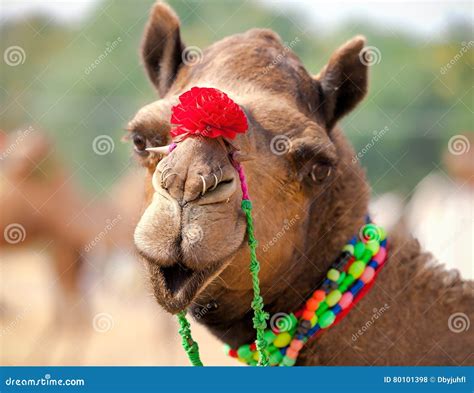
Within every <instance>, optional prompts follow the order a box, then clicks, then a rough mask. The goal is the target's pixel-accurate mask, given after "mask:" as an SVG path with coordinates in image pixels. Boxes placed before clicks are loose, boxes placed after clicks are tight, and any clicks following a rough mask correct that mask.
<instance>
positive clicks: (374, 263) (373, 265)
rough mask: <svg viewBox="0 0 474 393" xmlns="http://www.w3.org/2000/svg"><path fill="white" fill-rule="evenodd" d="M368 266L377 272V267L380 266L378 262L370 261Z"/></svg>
mask: <svg viewBox="0 0 474 393" xmlns="http://www.w3.org/2000/svg"><path fill="white" fill-rule="evenodd" d="M367 266H370V267H371V268H373V269H374V270H377V267H378V266H379V264H378V263H377V262H376V261H373V260H372V261H370V262H369V263H368V264H367Z"/></svg>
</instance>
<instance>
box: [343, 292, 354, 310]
mask: <svg viewBox="0 0 474 393" xmlns="http://www.w3.org/2000/svg"><path fill="white" fill-rule="evenodd" d="M353 299H354V296H353V295H352V293H350V292H346V293H344V295H342V297H341V300H339V305H340V306H341V307H342V309H343V310H345V309H346V308H347V307H349V306H350V304H351V303H352V300H353Z"/></svg>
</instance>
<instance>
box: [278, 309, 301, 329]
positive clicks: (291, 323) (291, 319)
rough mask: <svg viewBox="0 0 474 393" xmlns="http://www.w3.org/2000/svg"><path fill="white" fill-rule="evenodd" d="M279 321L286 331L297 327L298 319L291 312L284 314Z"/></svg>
mask: <svg viewBox="0 0 474 393" xmlns="http://www.w3.org/2000/svg"><path fill="white" fill-rule="evenodd" d="M280 323H281V326H282V328H284V331H286V332H291V331H293V330H295V329H296V328H297V327H298V319H297V318H296V317H295V314H293V313H291V314H289V315H286V316H285V317H284V318H282V319H281V322H280Z"/></svg>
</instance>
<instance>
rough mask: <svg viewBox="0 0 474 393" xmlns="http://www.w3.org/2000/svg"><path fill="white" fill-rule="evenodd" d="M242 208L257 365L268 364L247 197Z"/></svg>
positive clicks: (254, 242)
mask: <svg viewBox="0 0 474 393" xmlns="http://www.w3.org/2000/svg"><path fill="white" fill-rule="evenodd" d="M242 210H243V211H244V212H245V216H246V218H247V234H248V238H249V240H248V244H249V247H250V273H251V275H252V285H253V301H252V309H253V311H254V316H253V319H252V320H253V327H254V328H255V330H256V332H257V339H256V340H255V341H256V344H257V351H258V354H259V360H258V364H257V365H258V366H268V355H267V353H266V351H265V347H266V346H267V342H266V341H265V338H264V332H265V329H266V328H267V322H266V320H267V319H268V318H269V315H268V313H266V312H265V311H263V305H264V304H263V298H262V296H261V295H260V280H259V278H258V273H259V271H260V263H259V262H258V260H257V251H256V249H257V240H256V239H255V235H254V227H253V219H252V202H250V201H249V200H248V199H244V200H242Z"/></svg>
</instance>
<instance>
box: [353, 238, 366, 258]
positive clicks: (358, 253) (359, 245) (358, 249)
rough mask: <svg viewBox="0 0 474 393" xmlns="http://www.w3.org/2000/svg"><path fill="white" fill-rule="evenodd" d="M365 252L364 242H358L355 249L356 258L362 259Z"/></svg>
mask: <svg viewBox="0 0 474 393" xmlns="http://www.w3.org/2000/svg"><path fill="white" fill-rule="evenodd" d="M364 250H365V244H364V243H362V242H357V243H356V245H355V247H354V256H355V258H356V259H360V257H361V256H362V254H363V253H364Z"/></svg>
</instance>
